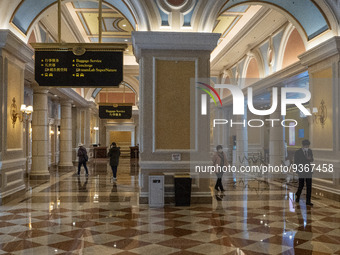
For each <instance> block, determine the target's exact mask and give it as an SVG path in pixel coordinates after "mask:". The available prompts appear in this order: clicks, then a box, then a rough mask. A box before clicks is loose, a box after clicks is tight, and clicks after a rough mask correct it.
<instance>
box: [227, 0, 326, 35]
mask: <svg viewBox="0 0 340 255" xmlns="http://www.w3.org/2000/svg"><path fill="white" fill-rule="evenodd" d="M251 3H255V4H261V3H262V4H269V5H271V6H274V7H276V8H278V9H281V10H283V11H285V12H287V13H289V14H290V16H291V18H293V19H294V20H296V21H297V22H298V23H299V24H300V25H301V27H302V28H303V30H304V31H305V33H306V35H307V38H308V40H310V39H313V38H314V37H316V36H318V35H319V34H321V33H322V32H325V31H326V30H328V29H330V25H329V22H328V20H327V19H326V17H325V15H324V14H323V12H322V11H321V10H320V9H319V8H318V7H317V5H316V4H315V3H314V1H312V0H284V1H282V0H260V1H249V0H232V1H231V0H228V1H227V2H226V4H225V5H224V6H223V7H222V9H221V12H220V13H223V12H224V11H226V10H228V9H230V8H233V7H234V8H235V6H237V5H240V4H241V5H244V4H251Z"/></svg>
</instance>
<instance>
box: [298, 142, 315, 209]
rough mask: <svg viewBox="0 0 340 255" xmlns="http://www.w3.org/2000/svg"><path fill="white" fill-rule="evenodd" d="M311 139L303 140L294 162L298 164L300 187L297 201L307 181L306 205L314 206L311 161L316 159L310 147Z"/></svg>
mask: <svg viewBox="0 0 340 255" xmlns="http://www.w3.org/2000/svg"><path fill="white" fill-rule="evenodd" d="M309 145H310V141H309V140H303V141H302V148H300V149H298V150H297V151H296V152H295V154H294V164H295V165H296V166H297V172H298V175H299V187H298V190H297V192H296V199H295V201H296V202H297V203H298V202H299V201H300V195H301V192H302V189H303V186H304V183H305V181H306V186H307V195H306V205H310V206H313V204H312V203H311V195H312V174H313V173H312V168H311V165H310V163H311V162H313V161H314V158H313V152H312V150H311V149H309Z"/></svg>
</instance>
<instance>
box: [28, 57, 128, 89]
mask: <svg viewBox="0 0 340 255" xmlns="http://www.w3.org/2000/svg"><path fill="white" fill-rule="evenodd" d="M35 79H36V81H37V82H38V84H39V85H40V86H58V87H105V86H110V87H113V86H119V84H120V83H121V81H122V80H123V52H120V51H86V52H85V53H84V54H83V55H81V56H76V55H74V54H73V52H72V51H58V50H55V51H53V50H42V51H39V50H36V52H35Z"/></svg>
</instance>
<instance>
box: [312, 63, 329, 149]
mask: <svg viewBox="0 0 340 255" xmlns="http://www.w3.org/2000/svg"><path fill="white" fill-rule="evenodd" d="M311 76H312V79H313V83H312V84H313V88H312V102H313V106H314V107H318V108H319V106H320V104H321V100H324V102H325V105H326V107H327V120H326V124H325V126H324V127H322V126H321V125H320V124H316V123H314V125H313V126H312V132H313V141H314V142H313V143H314V144H313V145H312V146H313V147H314V148H322V149H332V148H333V100H332V97H333V86H332V69H331V68H328V69H324V70H322V71H318V72H315V73H312V75H311Z"/></svg>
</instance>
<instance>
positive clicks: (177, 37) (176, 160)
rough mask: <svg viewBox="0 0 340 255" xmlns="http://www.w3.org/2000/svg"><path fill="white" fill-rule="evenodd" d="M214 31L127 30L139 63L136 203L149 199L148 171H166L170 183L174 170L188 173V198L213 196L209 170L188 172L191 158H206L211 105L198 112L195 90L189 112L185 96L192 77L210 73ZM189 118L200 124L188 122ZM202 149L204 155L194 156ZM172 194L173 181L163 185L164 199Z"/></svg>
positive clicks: (190, 93)
mask: <svg viewBox="0 0 340 255" xmlns="http://www.w3.org/2000/svg"><path fill="white" fill-rule="evenodd" d="M219 36H220V35H219V34H212V33H184V32H133V33H132V41H133V48H134V54H135V56H136V58H137V61H138V63H139V68H140V72H139V75H140V98H139V99H140V102H139V103H140V112H139V125H140V139H141V140H140V168H141V172H140V175H141V176H140V178H141V180H142V183H141V192H140V198H139V202H140V203H148V199H149V192H148V179H149V178H148V177H149V175H150V174H152V173H161V174H166V176H165V179H166V180H165V183H173V182H174V178H173V177H174V176H175V175H176V174H191V177H192V179H193V182H192V189H191V192H192V193H191V203H211V201H212V198H211V193H210V192H211V191H210V188H209V183H210V179H209V178H210V176H209V177H208V178H207V177H202V175H201V174H200V173H193V172H190V170H191V169H192V165H191V164H193V163H197V162H198V161H199V163H201V161H204V163H210V164H211V158H210V146H209V145H210V122H209V120H210V118H209V114H210V109H209V107H207V114H206V115H202V114H201V105H200V102H201V101H200V97H198V96H197V97H195V99H194V100H195V101H194V102H195V103H196V104H194V107H196V108H195V109H193V110H195V113H196V115H194V114H192V112H191V109H190V102H191V98H192V96H195V95H198V93H197V90H196V88H195V86H196V84H191V81H193V79H195V78H205V79H210V54H211V51H212V50H213V49H214V48H215V47H216V45H217V40H218V39H219ZM197 81H198V80H197ZM194 83H195V80H194ZM199 93H201V92H199ZM193 121H196V122H195V123H200V124H194V125H197V126H196V127H194V126H191V124H193ZM170 123H171V125H170ZM201 123H202V124H201ZM101 132H102V131H101ZM193 143H194V144H193ZM202 154H203V155H204V158H202V157H199V156H200V155H202ZM193 159H194V160H193ZM196 159H197V160H196ZM173 199H174V189H173V186H172V187H169V188H167V189H166V190H165V202H166V203H168V202H172V201H173Z"/></svg>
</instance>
